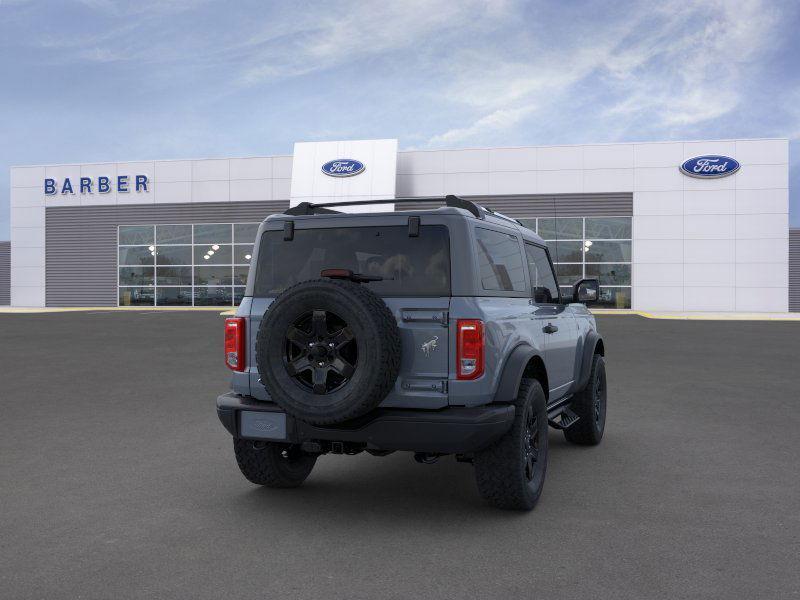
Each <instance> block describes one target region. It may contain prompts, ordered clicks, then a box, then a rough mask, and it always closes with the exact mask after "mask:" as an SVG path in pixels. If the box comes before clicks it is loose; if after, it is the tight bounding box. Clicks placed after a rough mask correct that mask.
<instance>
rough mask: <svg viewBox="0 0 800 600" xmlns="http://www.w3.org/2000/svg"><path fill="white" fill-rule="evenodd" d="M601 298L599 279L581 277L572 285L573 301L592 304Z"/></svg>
mask: <svg viewBox="0 0 800 600" xmlns="http://www.w3.org/2000/svg"><path fill="white" fill-rule="evenodd" d="M598 298H600V280H599V279H581V280H580V281H579V282H577V283H576V284H575V285H574V286H573V287H572V301H573V302H581V303H582V304H592V303H594V302H597V300H598Z"/></svg>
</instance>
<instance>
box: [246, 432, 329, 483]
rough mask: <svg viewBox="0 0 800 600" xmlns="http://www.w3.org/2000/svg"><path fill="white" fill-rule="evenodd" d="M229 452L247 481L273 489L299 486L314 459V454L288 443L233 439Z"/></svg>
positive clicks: (311, 466)
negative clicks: (232, 452)
mask: <svg viewBox="0 0 800 600" xmlns="http://www.w3.org/2000/svg"><path fill="white" fill-rule="evenodd" d="M233 451H234V453H235V454H236V462H237V464H238V465H239V470H240V471H241V472H242V475H244V476H245V477H246V478H247V479H248V481H251V482H252V483H255V484H256V485H264V486H267V487H274V488H290V487H297V486H299V485H300V484H302V483H303V482H304V481H305V480H306V478H307V477H308V476H309V474H310V473H311V469H313V468H314V463H316V462H317V457H316V456H314V455H309V454H304V453H303V452H301V451H300V448H299V446H293V445H289V444H274V443H270V442H254V441H252V440H241V439H234V440H233Z"/></svg>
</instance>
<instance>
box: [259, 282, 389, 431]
mask: <svg viewBox="0 0 800 600" xmlns="http://www.w3.org/2000/svg"><path fill="white" fill-rule="evenodd" d="M309 312H310V313H312V314H314V315H316V314H317V312H324V313H325V314H326V315H329V316H330V315H332V316H331V317H330V318H331V319H336V320H337V322H343V323H345V324H346V328H347V329H348V335H349V336H351V340H352V341H351V342H348V343H352V344H355V346H356V353H355V354H354V355H353V356H355V355H357V356H356V358H355V359H354V363H355V364H354V365H350V363H347V365H346V366H347V372H348V373H349V374H350V376H349V377H346V378H344V383H342V384H340V385H339V387H334V388H333V389H331V390H330V391H325V392H324V393H320V392H317V391H316V389H315V388H310V387H308V385H303V384H302V382H299V381H300V377H298V375H297V372H295V373H291V372H290V369H289V368H288V367H287V364H288V363H289V361H288V359H287V354H286V353H287V343H288V342H287V334H288V332H289V331H290V329H291V330H292V331H295V332H296V331H297V323H298V319H302V318H303V315H307V314H308V313H309ZM342 331H344V329H342ZM329 334H330V335H333V333H330V332H329ZM302 335H310V336H311V338H308V339H307V341H309V342H310V343H309V344H308V345H309V346H311V345H312V344H317V345H319V343H318V342H319V340H320V339H323V338H324V336H323V337H319V336H316V337H315V336H314V330H313V328H312V330H311V331H310V332H309V331H304V332H302ZM326 335H327V334H326ZM330 339H333V338H330ZM322 345H323V346H325V345H326V344H322ZM330 345H331V346H332V347H333V346H334V344H333V342H331V344H330ZM351 348H352V346H351ZM314 351H315V350H313V351H312V350H310V351H309V357H312V356H314V355H312V354H311V352H314ZM322 351H323V352H324V348H323V350H322ZM332 352H333V350H332ZM400 357H401V341H400V333H399V330H398V327H397V321H396V319H395V317H394V315H393V314H392V311H391V310H389V307H388V306H386V303H385V302H384V301H383V300H382V299H381V298H380V296H378V295H377V294H375V293H373V292H372V291H370V290H369V289H367V288H366V287H364V286H363V285H360V284H357V283H353V282H350V281H344V280H334V279H314V280H311V281H305V282H302V283H299V284H297V285H294V286H292V287H290V288H288V289H287V290H285V291H284V292H283V293H281V294H280V295H279V296H278V297H277V298H276V299H275V301H274V302H273V303H272V304H271V305H270V307H269V309H268V310H267V312H266V313H265V315H264V318H263V319H262V320H261V325H260V327H259V329H258V334H257V337H256V363H257V365H258V372H259V374H260V376H261V381H262V383H263V384H264V386H265V387H266V389H267V391H268V392H269V395H270V397H271V399H272V400H273V401H275V402H277V403H278V404H279V405H280V406H281V407H282V408H283V409H284V410H285V411H286V412H287V413H289V414H290V415H292V416H294V417H296V418H298V419H300V420H302V421H305V422H307V423H311V424H314V425H328V424H333V423H341V422H343V421H348V420H350V419H354V418H356V417H359V416H361V415H363V414H365V413H367V412H369V411H370V410H372V409H373V408H375V407H377V406H378V404H380V403H381V402H382V401H383V400H384V398H385V397H386V395H387V394H388V393H389V392H390V391H391V390H392V388H393V387H394V384H395V381H396V380H397V375H398V373H399V371H400ZM301 358H302V357H301ZM309 360H314V361H315V360H316V359H313V358H310V359H309ZM320 360H323V359H320ZM324 360H327V358H326V359H324ZM340 364H341V363H340ZM351 366H352V367H353V368H352V370H351V369H350V367H351ZM325 368H326V369H327V368H328V367H327V365H326V367H325ZM305 369H306V371H305V374H306V375H305V376H306V377H310V375H308V373H309V370H308V369H309V367H308V366H306V367H305ZM312 371H314V372H315V371H316V365H314V368H313V369H312ZM314 376H316V374H315V375H314ZM326 377H327V376H326ZM314 381H316V380H314ZM326 381H327V379H326ZM325 385H327V384H325Z"/></svg>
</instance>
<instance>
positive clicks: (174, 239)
mask: <svg viewBox="0 0 800 600" xmlns="http://www.w3.org/2000/svg"><path fill="white" fill-rule="evenodd" d="M156 243H157V244H159V245H161V244H191V243H192V226H191V225H156Z"/></svg>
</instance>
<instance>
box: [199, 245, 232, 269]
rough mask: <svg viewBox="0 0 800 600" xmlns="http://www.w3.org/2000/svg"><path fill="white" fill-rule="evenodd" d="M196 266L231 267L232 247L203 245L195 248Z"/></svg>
mask: <svg viewBox="0 0 800 600" xmlns="http://www.w3.org/2000/svg"><path fill="white" fill-rule="evenodd" d="M194 264H196V265H231V264H233V262H232V254H231V246H230V245H227V246H221V245H219V244H211V245H209V244H202V245H199V246H198V245H195V247H194Z"/></svg>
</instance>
